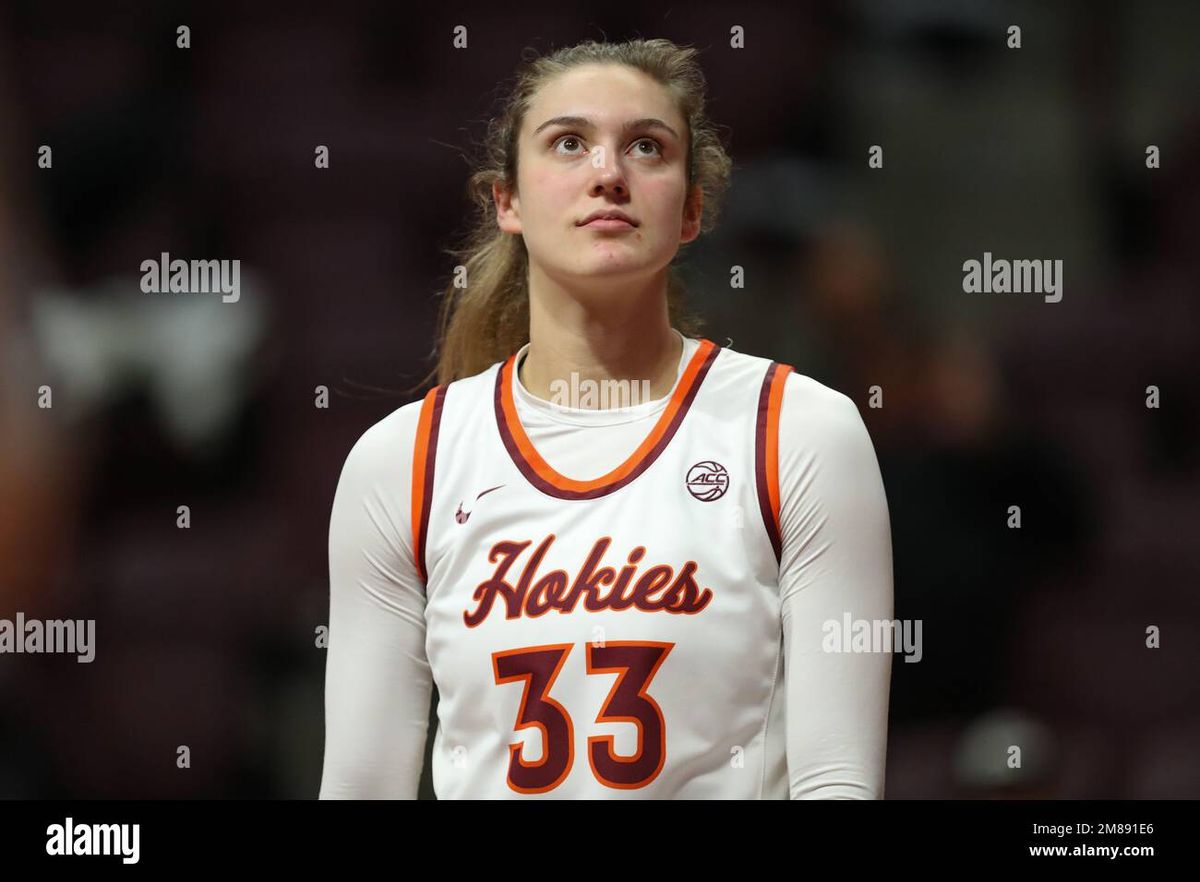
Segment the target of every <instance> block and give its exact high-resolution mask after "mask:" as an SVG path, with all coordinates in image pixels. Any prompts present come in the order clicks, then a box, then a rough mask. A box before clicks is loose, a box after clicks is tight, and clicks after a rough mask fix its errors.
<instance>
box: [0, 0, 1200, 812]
mask: <svg viewBox="0 0 1200 882" xmlns="http://www.w3.org/2000/svg"><path fill="white" fill-rule="evenodd" d="M627 7H628V8H626V7H625V6H620V5H614V4H602V5H600V6H597V5H596V4H593V3H555V4H540V5H539V4H533V5H528V4H499V5H498V4H488V3H464V4H442V5H438V6H435V7H432V8H429V9H424V10H422V11H421V12H420V13H419V14H415V13H413V12H412V11H411V10H408V9H406V8H405V7H404V5H403V4H400V3H395V2H386V3H385V2H375V3H366V2H354V0H345V2H340V3H336V4H330V3H324V2H322V3H317V2H288V3H283V2H272V3H261V4H254V8H253V9H248V8H242V7H240V6H239V5H238V4H230V3H152V4H151V3H147V4H144V5H140V6H139V5H132V4H131V5H119V4H118V5H116V6H112V7H109V6H107V5H105V6H104V7H103V8H102V7H101V6H100V5H99V4H93V3H82V2H71V3H54V2H48V3H29V2H17V3H5V4H4V6H3V7H2V11H0V370H2V372H3V373H2V376H3V382H2V385H0V438H2V439H3V448H2V449H3V456H2V459H0V618H9V619H14V618H15V616H16V613H17V612H18V611H23V612H24V613H25V615H26V617H27V618H42V619H51V618H72V619H85V618H94V619H95V620H96V641H97V648H96V660H95V661H94V662H93V663H91V664H77V663H76V662H75V659H74V658H73V657H70V656H55V655H19V656H18V655H7V654H6V655H0V797H8V798H43V797H85V798H86V797H149V798H163V797H281V798H303V799H311V798H314V797H315V796H316V794H317V790H318V786H319V781H320V774H321V759H322V749H323V739H324V730H323V715H324V708H323V688H324V665H325V655H324V650H323V649H321V648H319V647H318V646H317V645H316V631H317V629H318V627H320V626H321V625H324V624H325V622H326V619H327V614H328V559H327V554H326V540H327V530H328V518H329V510H330V504H331V502H332V499H333V492H334V488H335V487H336V484H337V479H338V475H339V473H340V469H341V466H342V463H343V461H344V459H345V456H346V454H347V453H348V452H349V450H350V447H351V446H352V445H353V443H354V441H355V440H356V439H357V438H358V436H359V435H361V434H362V432H363V431H365V430H366V428H368V427H369V426H370V425H371V424H373V423H374V422H376V421H377V420H379V419H381V418H382V417H384V416H385V415H386V414H388V413H390V412H391V411H393V410H394V409H396V408H397V407H399V406H401V405H402V404H404V403H407V402H408V401H411V400H414V399H415V398H416V397H417V396H418V395H419V394H420V393H419V392H415V391H412V390H411V387H412V386H413V385H414V384H416V383H417V381H418V380H419V379H420V378H421V377H422V376H423V375H424V374H425V373H426V371H428V369H429V368H430V367H431V365H432V362H431V361H430V356H431V354H432V351H433V346H434V316H435V308H436V305H437V294H438V293H439V291H440V290H441V287H442V285H443V284H444V282H445V280H446V278H447V277H448V275H449V273H450V271H451V268H452V262H451V261H450V260H449V258H448V257H446V255H445V254H444V253H443V249H444V248H446V247H447V246H449V245H451V244H453V242H454V241H455V238H456V236H457V235H458V234H460V233H462V232H464V231H465V230H466V226H467V220H468V217H469V215H468V211H469V205H468V202H467V200H466V196H465V191H464V184H465V181H466V178H467V175H468V173H469V170H470V166H469V163H468V160H469V159H470V157H471V155H472V149H473V145H474V144H475V143H477V142H478V140H479V139H480V137H481V135H482V131H483V126H484V125H485V123H486V120H487V118H488V115H489V112H490V110H491V109H492V107H493V103H492V102H493V99H494V98H495V97H496V95H497V94H498V91H497V90H498V87H497V83H501V84H502V83H503V82H504V81H505V80H506V78H508V77H509V76H510V75H511V74H512V72H513V71H514V69H515V67H516V65H517V63H518V62H519V60H520V58H521V52H522V50H523V49H524V48H525V47H534V48H535V49H538V50H539V51H542V52H548V51H551V50H552V49H554V48H557V47H560V46H563V45H568V44H571V43H574V42H577V41H579V40H581V39H586V38H595V39H604V38H607V39H609V40H614V41H615V40H619V39H624V38H628V37H635V36H642V37H654V36H663V37H668V38H670V39H673V40H675V41H676V42H678V43H682V44H691V45H695V46H697V47H698V48H700V49H702V50H703V53H702V56H701V62H702V65H703V67H704V70H705V73H706V75H707V77H708V79H709V88H710V107H709V109H710V112H711V114H712V116H713V117H714V119H715V120H716V121H717V122H718V123H719V124H721V125H722V126H724V127H727V128H726V132H727V135H726V141H727V147H728V148H729V149H730V152H731V154H732V156H733V159H734V161H735V172H734V177H733V186H732V189H731V191H730V195H729V201H728V205H727V210H726V211H725V213H724V216H723V222H722V224H721V226H720V227H719V229H718V230H717V231H716V232H715V233H714V234H713V235H712V236H709V237H703V238H702V239H701V240H700V241H699V242H698V243H697V244H696V245H694V246H691V248H690V250H689V253H688V255H687V258H686V261H685V263H684V266H685V269H686V271H687V273H688V278H689V280H690V291H691V301H690V302H691V305H692V307H693V308H694V309H695V310H696V311H697V312H699V313H700V314H701V315H703V316H704V317H705V318H706V320H707V324H706V328H705V333H704V336H707V337H709V338H710V339H712V340H714V341H716V342H719V343H722V344H726V343H728V342H729V341H730V340H731V341H732V346H733V348H735V349H738V350H739V351H743V352H749V353H752V354H755V355H761V356H766V357H769V358H772V359H775V360H778V361H782V362H786V363H788V364H791V365H793V366H794V367H795V368H796V370H797V371H799V372H800V373H802V374H807V375H809V376H811V377H813V378H815V379H817V380H819V381H821V382H823V383H826V384H828V385H831V386H833V387H834V388H836V389H838V390H840V391H842V392H845V393H846V394H847V395H849V396H850V397H851V398H853V399H854V400H855V401H856V402H857V403H858V404H859V407H860V409H861V411H862V414H863V418H864V420H865V421H866V423H867V426H868V428H869V429H870V432H871V437H872V440H873V441H874V444H875V448H876V451H877V453H878V456H879V460H880V465H881V469H882V473H883V478H884V483H885V486H886V489H887V495H888V505H889V509H890V512H891V518H892V529H893V546H894V561H895V575H896V582H895V586H896V595H895V596H896V607H895V614H896V616H897V617H898V618H902V619H904V618H908V619H920V620H921V621H922V622H923V638H924V647H923V652H924V657H923V659H922V661H921V662H920V663H918V664H908V663H905V662H904V661H903V657H902V656H899V655H898V656H896V658H895V659H894V661H893V672H894V673H893V691H892V697H891V717H890V727H889V745H888V777H887V786H886V795H887V796H888V797H889V798H931V797H985V798H993V797H1001V798H1002V797H1011V796H1047V797H1052V796H1057V797H1068V798H1077V797H1100V798H1134V799H1137V798H1148V797H1168V798H1172V797H1192V798H1194V797H1196V796H1198V795H1200V754H1198V752H1197V749H1196V746H1197V744H1200V701H1198V698H1200V677H1197V675H1196V671H1197V669H1200V599H1198V595H1197V587H1198V585H1200V580H1198V575H1200V543H1197V541H1196V539H1197V532H1198V531H1197V525H1198V523H1200V518H1198V517H1197V501H1198V498H1200V494H1198V493H1197V490H1198V489H1200V469H1198V465H1200V463H1198V457H1197V442H1198V440H1200V438H1198V432H1197V420H1196V413H1197V407H1198V405H1200V374H1198V372H1197V369H1196V365H1197V363H1198V361H1200V320H1198V319H1200V316H1198V312H1200V308H1198V306H1197V297H1198V293H1200V288H1198V285H1197V282H1198V281H1200V247H1198V246H1200V171H1198V169H1200V113H1198V102H1197V98H1196V96H1197V95H1200V53H1198V52H1197V50H1196V41H1195V35H1196V34H1197V33H1200V5H1197V4H1195V3H1189V2H1178V3H1166V2H1159V3H1136V4H1135V3H1104V2H1073V3H1055V4H1043V3H1011V4H1009V3H1005V4H1001V3H979V4H959V3H945V4H942V3H931V2H919V3H916V2H912V3H903V4H893V3H885V2H870V3H867V2H858V3H832V2H830V3H799V4H792V5H790V6H789V7H788V8H787V9H786V10H785V9H784V8H783V7H782V6H776V5H774V4H765V3H737V4H710V5H701V6H696V5H692V4H657V5H644V4H628V5H627ZM181 24H186V25H188V26H189V27H190V28H191V43H192V45H191V48H190V49H179V48H177V47H176V33H175V28H176V27H177V26H178V25H181ZM1014 24H1015V25H1019V26H1020V27H1021V28H1022V48H1020V49H1009V48H1007V47H1006V40H1007V34H1006V29H1007V28H1008V26H1010V25H1014ZM457 25H464V26H466V27H467V29H468V40H469V43H468V48H466V49H455V48H453V45H452V31H453V28H454V27H455V26H457ZM734 26H741V27H743V28H745V33H746V48H744V49H732V48H730V47H729V33H730V28H731V27H734ZM318 144H323V145H327V146H328V147H329V149H330V156H331V160H330V168H329V169H327V170H319V169H316V168H314V163H313V156H314V153H313V151H314V149H315V147H316V145H318ZM873 144H879V145H882V146H883V147H884V151H885V153H884V158H885V165H884V168H882V169H870V168H868V166H867V151H868V148H869V147H870V146H871V145H873ZM1151 144H1153V145H1157V146H1158V147H1159V148H1160V150H1161V156H1162V160H1161V163H1162V167H1161V168H1158V169H1148V168H1146V164H1145V151H1146V147H1147V146H1148V145H1151ZM41 145H50V146H51V147H52V149H53V168H52V169H40V168H38V165H37V155H38V148H39V147H40V146H41ZM163 251H166V252H169V253H170V254H171V256H172V257H173V258H174V257H182V258H184V259H191V258H206V259H232V258H237V259H239V260H241V261H242V279H241V282H242V289H243V290H242V295H241V300H240V301H239V302H238V303H235V304H234V303H230V304H224V303H221V301H220V299H219V295H202V296H201V295H182V294H176V295H148V294H144V293H142V292H141V291H140V289H139V287H138V283H139V279H140V275H141V273H140V269H139V266H140V263H141V261H143V260H146V259H154V260H157V259H158V257H159V254H160V253H161V252H163ZM985 251H990V252H992V254H993V255H994V256H995V257H996V258H1005V259H1062V260H1063V261H1064V294H1063V299H1062V301H1061V302H1059V303H1046V302H1044V301H1043V297H1042V295H1040V294H1008V295H1004V294H998V295H982V294H966V293H964V292H963V290H962V277H963V270H962V264H963V262H964V261H966V260H970V259H976V260H980V259H982V257H983V252H985ZM735 264H736V265H739V266H742V267H744V268H745V273H746V279H747V283H746V287H745V288H744V289H736V290H735V289H730V287H729V285H728V278H729V268H730V267H731V266H733V265H735ZM42 385H49V386H51V387H52V389H53V395H54V399H53V401H54V406H53V408H51V409H48V410H47V409H41V408H39V407H38V406H37V399H38V387H40V386H42ZM322 385H323V386H327V387H328V388H329V390H330V406H329V407H328V408H318V407H316V406H315V405H314V399H315V392H314V390H315V388H316V387H317V386H322ZM874 385H878V386H880V387H882V389H883V394H884V406H883V407H882V408H880V409H873V408H870V407H868V398H869V394H870V393H869V389H870V387H871V386H874ZM1149 385H1155V386H1157V387H1159V389H1160V395H1161V406H1160V407H1159V408H1157V409H1153V408H1147V407H1146V387H1147V386H1149ZM179 505H188V506H189V507H190V509H191V517H192V523H191V528H190V529H186V530H183V529H178V528H177V527H176V509H177V506H179ZM1010 505H1020V506H1021V511H1022V527H1021V528H1020V529H1019V530H1016V529H1009V528H1008V527H1007V526H1006V522H1007V519H1008V506H1010ZM1151 625H1155V626H1157V627H1159V628H1160V629H1161V635H1162V636H1161V641H1162V645H1161V648H1159V649H1148V648H1146V645H1145V642H1146V629H1147V627H1149V626H1151ZM431 740H432V739H431ZM1010 744H1019V745H1021V746H1022V751H1023V763H1022V768H1021V769H1020V770H1019V771H1014V770H1009V769H1006V768H1005V767H1004V764H1003V759H1004V757H1005V756H1006V753H1005V751H1006V748H1007V746H1008V745H1010ZM180 745H187V746H188V747H189V748H190V751H191V766H190V768H186V769H180V768H177V765H176V751H177V748H178V747H179V746H180ZM423 794H424V795H426V796H429V795H432V791H431V790H430V789H429V782H428V780H426V781H425V782H424V784H423Z"/></svg>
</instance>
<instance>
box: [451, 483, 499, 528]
mask: <svg viewBox="0 0 1200 882" xmlns="http://www.w3.org/2000/svg"><path fill="white" fill-rule="evenodd" d="M503 486H504V485H503V484H497V485H496V486H495V487H488V488H487V489H486V490H484V491H483V492H482V493H480V494H479V496H476V497H475V501H476V502H478V501H479V497H480V496H484V495H486V494H488V493H491V492H492V491H493V490H499V489H500V488H501V487H503ZM474 510H475V509H473V508H472V509H471V511H474ZM471 511H463V507H462V502H459V503H458V511H456V512H455V513H454V520H456V521H458V523H460V524H465V523H466V522H467V518H469V517H470V516H471Z"/></svg>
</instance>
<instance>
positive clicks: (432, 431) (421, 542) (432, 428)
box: [413, 385, 448, 581]
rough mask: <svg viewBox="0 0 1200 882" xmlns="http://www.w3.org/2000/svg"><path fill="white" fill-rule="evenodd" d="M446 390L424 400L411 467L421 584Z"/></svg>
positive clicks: (425, 575)
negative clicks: (416, 501)
mask: <svg viewBox="0 0 1200 882" xmlns="http://www.w3.org/2000/svg"><path fill="white" fill-rule="evenodd" d="M447 388H448V386H446V385H441V386H438V387H436V388H434V389H431V390H430V391H429V393H428V394H427V395H426V396H425V403H424V405H423V406H422V412H421V419H420V422H419V423H418V428H417V444H416V450H415V453H414V455H415V456H416V462H414V463H413V475H414V477H415V476H417V475H420V476H421V478H420V487H419V491H420V493H419V497H418V495H417V494H416V493H414V499H416V498H419V499H420V506H421V508H420V513H419V516H418V517H417V518H415V519H414V524H415V525H416V530H417V535H416V542H415V543H414V548H413V553H414V557H415V558H416V564H417V569H418V570H419V572H420V575H421V581H426V579H427V578H428V572H429V570H428V569H427V568H426V565H425V548H426V539H427V538H428V536H429V510H430V508H431V507H432V506H433V475H434V465H435V463H436V460H437V444H438V434H439V431H440V429H441V425H442V405H443V403H444V401H445V399H446V389H447Z"/></svg>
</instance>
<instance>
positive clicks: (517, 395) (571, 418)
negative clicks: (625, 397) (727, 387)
mask: <svg viewBox="0 0 1200 882" xmlns="http://www.w3.org/2000/svg"><path fill="white" fill-rule="evenodd" d="M671 332H672V333H673V334H674V335H675V336H676V337H678V338H679V340H680V343H681V346H680V352H679V364H678V365H677V366H676V369H675V380H674V382H673V383H672V384H671V391H670V392H668V393H667V394H666V395H664V396H662V397H661V398H654V399H651V400H648V401H642V402H639V403H638V404H633V405H625V406H621V407H610V408H602V409H601V408H585V407H567V406H565V405H561V404H557V403H555V402H553V401H547V400H545V399H543V398H538V397H537V396H536V395H534V394H533V393H532V392H530V391H529V390H528V389H526V388H525V384H524V383H522V382H521V362H522V360H523V359H524V357H525V354H526V353H527V352H528V351H529V344H528V343H526V344H525V345H524V346H522V347H521V348H520V349H518V350H517V355H516V358H515V359H514V361H513V370H512V391H513V400H514V402H515V403H516V411H517V413H518V414H521V415H522V416H523V417H524V418H525V421H526V422H525V424H526V425H532V424H534V423H538V424H545V423H547V422H549V423H559V424H563V425H568V426H617V425H624V424H626V423H632V422H636V421H638V420H647V419H649V418H651V417H653V416H654V415H656V414H657V413H659V412H660V411H661V410H662V409H663V408H664V407H666V406H667V404H668V403H669V402H670V400H671V394H672V393H673V392H674V391H675V386H677V385H678V384H679V380H680V378H681V377H682V376H683V372H684V369H685V368H686V367H687V365H688V361H689V359H690V358H691V356H692V355H693V354H694V353H695V351H696V347H697V346H699V345H700V341H699V340H696V339H693V338H691V337H685V336H684V335H683V334H681V333H680V332H679V331H678V330H676V329H675V328H672V329H671Z"/></svg>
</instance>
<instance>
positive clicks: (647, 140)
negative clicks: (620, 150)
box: [634, 138, 661, 156]
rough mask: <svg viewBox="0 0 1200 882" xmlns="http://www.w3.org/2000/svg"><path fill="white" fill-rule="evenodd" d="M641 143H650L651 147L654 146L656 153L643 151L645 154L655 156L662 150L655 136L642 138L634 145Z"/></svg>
mask: <svg viewBox="0 0 1200 882" xmlns="http://www.w3.org/2000/svg"><path fill="white" fill-rule="evenodd" d="M640 144H649V145H650V146H651V147H653V148H654V153H643V154H642V155H643V156H654V155H655V154H657V153H659V152H661V151H660V150H659V147H658V142H657V141H655V140H654V139H653V138H642V139H641V140H640V141H638V142H637V144H635V145H634V146H635V147H637V146H638V145H640Z"/></svg>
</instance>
